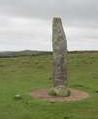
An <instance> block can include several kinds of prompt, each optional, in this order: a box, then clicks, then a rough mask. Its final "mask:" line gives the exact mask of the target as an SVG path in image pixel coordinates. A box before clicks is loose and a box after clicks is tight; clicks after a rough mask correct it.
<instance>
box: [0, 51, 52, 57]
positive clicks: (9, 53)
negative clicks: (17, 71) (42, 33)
mask: <svg viewBox="0 0 98 119" xmlns="http://www.w3.org/2000/svg"><path fill="white" fill-rule="evenodd" d="M47 53H49V54H51V52H46V51H32V50H24V51H5V52H0V58H3V57H18V56H32V55H42V54H47Z"/></svg>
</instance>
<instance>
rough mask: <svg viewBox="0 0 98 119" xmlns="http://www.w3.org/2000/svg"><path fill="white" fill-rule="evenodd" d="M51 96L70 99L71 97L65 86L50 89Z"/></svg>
mask: <svg viewBox="0 0 98 119" xmlns="http://www.w3.org/2000/svg"><path fill="white" fill-rule="evenodd" d="M49 95H51V96H61V97H62V96H63V97H68V96H70V90H69V89H67V88H65V86H59V87H54V88H51V89H50V91H49Z"/></svg>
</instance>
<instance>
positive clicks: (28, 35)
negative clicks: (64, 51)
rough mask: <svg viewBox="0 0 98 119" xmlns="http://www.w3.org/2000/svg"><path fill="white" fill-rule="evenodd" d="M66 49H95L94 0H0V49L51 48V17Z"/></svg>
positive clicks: (97, 1) (97, 13)
mask: <svg viewBox="0 0 98 119" xmlns="http://www.w3.org/2000/svg"><path fill="white" fill-rule="evenodd" d="M54 16H57V17H58V16H59V17H61V18H62V22H63V26H64V30H65V33H66V37H67V42H68V50H98V0H0V51H5V50H25V49H31V50H52V35H51V34H52V18H53V17H54Z"/></svg>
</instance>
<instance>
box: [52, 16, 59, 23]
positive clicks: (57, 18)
mask: <svg viewBox="0 0 98 119" xmlns="http://www.w3.org/2000/svg"><path fill="white" fill-rule="evenodd" d="M53 22H61V18H60V17H54V18H53Z"/></svg>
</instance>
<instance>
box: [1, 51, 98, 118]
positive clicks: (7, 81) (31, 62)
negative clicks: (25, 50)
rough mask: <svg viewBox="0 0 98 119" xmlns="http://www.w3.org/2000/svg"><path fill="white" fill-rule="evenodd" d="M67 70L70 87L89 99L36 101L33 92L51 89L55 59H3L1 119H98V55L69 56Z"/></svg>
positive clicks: (47, 57) (74, 54) (78, 54)
mask: <svg viewBox="0 0 98 119" xmlns="http://www.w3.org/2000/svg"><path fill="white" fill-rule="evenodd" d="M68 69H69V72H68V74H69V87H71V88H76V89H80V90H83V91H87V92H88V93H89V94H90V98H88V99H85V100H81V101H77V102H55V103H51V102H49V101H43V100H38V99H37V100H36V99H33V98H32V97H31V96H30V93H31V92H32V90H33V89H36V88H51V87H52V80H51V79H52V55H39V56H27V57H26V56H25V57H15V58H0V119H98V53H97V52H95V53H72V54H69V55H68ZM17 94H20V95H21V97H22V98H21V99H20V100H18V99H15V95H17Z"/></svg>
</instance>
